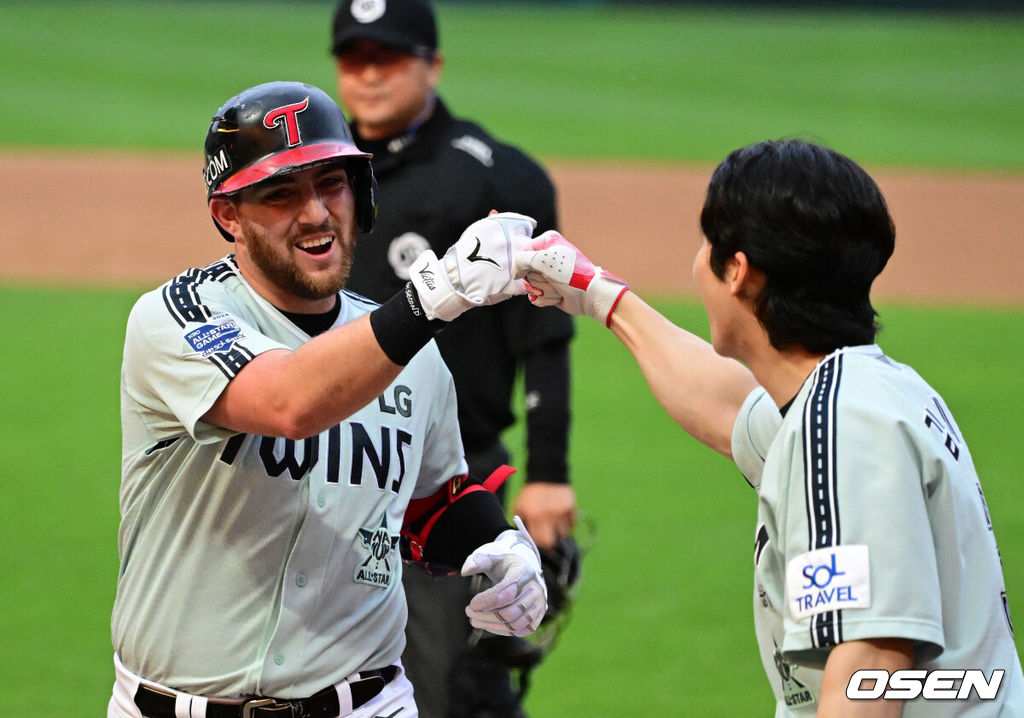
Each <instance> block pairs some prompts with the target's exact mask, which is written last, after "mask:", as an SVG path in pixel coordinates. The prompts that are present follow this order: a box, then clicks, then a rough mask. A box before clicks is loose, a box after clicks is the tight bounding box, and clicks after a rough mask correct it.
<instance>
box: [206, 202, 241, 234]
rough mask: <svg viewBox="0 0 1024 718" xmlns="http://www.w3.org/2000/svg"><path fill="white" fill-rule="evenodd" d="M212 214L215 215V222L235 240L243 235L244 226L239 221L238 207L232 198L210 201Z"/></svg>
mask: <svg viewBox="0 0 1024 718" xmlns="http://www.w3.org/2000/svg"><path fill="white" fill-rule="evenodd" d="M210 214H211V215H213V221H214V222H216V223H217V224H218V225H219V226H220V228H221V229H223V230H224V231H225V232H227V233H228V234H230V235H231V236H232V237H234V238H235V239H238V237H240V236H241V235H242V225H241V223H240V222H239V221H238V207H237V205H236V204H235V202H234V201H233V200H232V199H231V198H230V197H212V198H211V199H210Z"/></svg>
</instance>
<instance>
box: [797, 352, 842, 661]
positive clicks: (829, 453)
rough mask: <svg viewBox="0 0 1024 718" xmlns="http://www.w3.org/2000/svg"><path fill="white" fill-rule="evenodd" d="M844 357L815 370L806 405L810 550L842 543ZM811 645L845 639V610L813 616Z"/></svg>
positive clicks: (840, 356) (804, 436)
mask: <svg viewBox="0 0 1024 718" xmlns="http://www.w3.org/2000/svg"><path fill="white" fill-rule="evenodd" d="M842 366H843V357H842V354H836V355H834V356H832V357H828V358H826V359H825V360H824V361H822V363H821V364H820V365H818V368H817V369H816V370H815V373H814V378H813V379H812V384H811V391H810V393H809V395H808V397H807V402H806V404H805V405H804V417H803V420H804V421H803V450H804V493H805V498H806V508H807V526H808V534H809V535H808V541H807V544H808V550H811V551H813V550H815V549H820V548H828V547H830V546H838V545H839V540H840V536H839V497H838V495H837V486H836V484H837V482H836V402H837V395H838V393H839V381H840V378H841V375H842ZM810 630H811V645H813V646H815V647H819V648H821V647H825V646H834V645H836V644H837V643H840V642H842V640H843V633H842V612H841V611H839V610H836V611H828V612H826V613H820V614H818V615H816V616H812V617H811V627H810Z"/></svg>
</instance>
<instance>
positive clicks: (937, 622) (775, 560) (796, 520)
mask: <svg viewBox="0 0 1024 718" xmlns="http://www.w3.org/2000/svg"><path fill="white" fill-rule="evenodd" d="M765 397H766V395H765V394H764V391H763V390H762V389H758V390H756V391H755V392H753V393H752V394H751V396H750V397H748V399H747V402H746V403H745V404H744V407H743V409H742V410H741V412H740V416H739V417H738V419H737V422H736V425H735V427H734V432H733V453H734V456H735V457H736V461H737V464H738V465H739V466H741V467H742V468H743V470H744V473H745V475H746V476H747V479H748V481H750V482H751V483H752V484H753V485H754V486H756V487H758V495H759V508H758V526H757V531H756V541H755V586H754V614H755V628H756V632H757V637H758V644H759V647H760V651H761V658H762V662H763V664H764V668H765V671H766V673H767V675H768V678H769V681H770V682H771V684H772V688H773V691H774V693H775V696H776V705H777V708H776V716H779V717H780V718H781V717H785V716H812V715H814V714H815V711H816V709H817V698H818V695H819V694H820V689H821V678H822V668H823V667H824V663H825V661H826V659H827V658H828V653H829V651H830V650H831V648H832V647H834V646H835V645H837V644H838V643H841V642H843V641H852V640H858V639H867V638H883V637H896V638H905V639H908V640H910V641H911V642H912V644H913V646H914V649H915V668H921V669H925V670H931V669H938V668H949V669H969V668H981V669H983V670H984V671H985V673H986V675H989V674H990V673H991V671H992V670H993V669H1004V670H1005V671H1006V674H1005V677H1004V678H1003V681H1002V685H1001V687H1000V690H999V695H998V696H997V700H996V701H992V702H982V701H978V700H977V696H972V698H973V702H968V703H963V702H941V701H923V700H921V699H918V700H915V701H910V702H908V703H907V704H906V705H905V706H904V712H903V715H904V716H905V718H916V717H919V716H921V717H923V716H929V717H931V716H953V715H956V716H964V715H966V716H1019V715H1024V676H1022V674H1021V667H1020V661H1019V658H1018V656H1017V652H1016V648H1015V646H1014V641H1013V635H1012V629H1011V626H1010V624H1009V618H1008V613H1007V611H1006V603H1005V587H1004V582H1003V577H1002V568H1001V563H1000V558H999V554H998V550H997V547H996V543H995V537H994V534H993V531H992V526H991V522H990V521H989V519H988V513H987V510H986V507H985V504H984V497H983V494H982V493H981V486H980V483H979V481H978V477H977V474H976V472H975V469H974V465H973V461H972V459H971V456H970V452H969V450H968V448H967V445H966V443H965V442H964V440H963V436H962V434H961V433H960V430H959V428H958V427H957V426H956V423H955V421H954V420H953V418H952V415H951V414H950V412H949V410H948V409H947V408H946V406H945V404H944V402H943V401H942V399H941V397H939V395H938V394H937V393H936V392H935V391H934V390H933V389H932V388H931V387H930V386H928V385H927V384H926V383H925V382H924V381H923V380H922V379H921V378H920V377H919V376H918V375H917V374H916V373H915V372H914V371H913V370H912V369H910V368H909V367H907V366H905V365H901V364H898V363H896V362H894V361H892V360H891V359H889V358H888V357H886V356H885V355H884V354H882V352H881V350H880V349H879V348H878V347H877V346H864V347H852V348H846V349H843V350H840V351H838V352H835V353H833V354H831V355H829V356H828V357H826V358H825V359H823V360H822V361H821V362H820V363H819V364H818V366H817V368H816V369H815V371H814V372H813V373H812V374H811V376H810V377H808V379H807V381H806V382H805V383H804V386H803V387H802V388H801V390H800V392H799V393H798V394H797V396H796V398H795V399H794V401H793V403H792V405H791V408H790V410H789V412H788V413H787V414H786V416H785V418H784V419H783V418H781V417H780V416H779V414H778V412H777V411H773V410H772V409H773V408H774V407H773V405H772V406H769V405H768V402H765V401H764V399H765ZM773 434H774V436H773ZM768 437H772V438H770V439H768ZM766 444H767V445H766ZM760 457H764V458H763V459H762V458H760Z"/></svg>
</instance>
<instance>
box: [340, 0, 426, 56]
mask: <svg viewBox="0 0 1024 718" xmlns="http://www.w3.org/2000/svg"><path fill="white" fill-rule="evenodd" d="M353 40H372V41H374V42H378V43H380V44H381V45H385V46H387V47H392V48H394V49H396V50H401V51H402V52H408V53H410V54H412V55H418V56H420V57H430V56H431V55H433V54H434V52H435V51H436V50H437V21H436V20H435V19H434V9H433V8H432V7H431V5H430V1H429V0H341V2H340V3H339V4H338V8H337V10H335V11H334V25H333V33H332V38H331V54H333V55H334V56H335V57H337V56H338V55H340V54H341V53H342V52H344V50H345V46H346V45H347V44H348V43H349V42H351V41H353Z"/></svg>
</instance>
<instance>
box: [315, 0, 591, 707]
mask: <svg viewBox="0 0 1024 718" xmlns="http://www.w3.org/2000/svg"><path fill="white" fill-rule="evenodd" d="M332 29H333V35H332V44H331V52H332V54H333V56H334V57H335V59H336V62H337V70H338V90H339V96H340V98H341V100H342V104H343V105H345V107H346V109H347V111H348V114H349V117H350V118H351V124H352V129H353V131H354V134H355V141H356V144H357V145H358V146H359V147H361V148H363V149H364V151H367V152H371V153H373V168H374V172H375V173H376V176H377V181H378V182H379V188H380V208H381V211H380V216H379V217H378V219H377V222H376V226H375V229H374V231H373V234H371V235H366V236H360V237H359V241H358V244H357V246H356V250H355V259H354V265H353V271H352V274H351V276H350V279H349V282H348V288H349V289H351V290H353V291H355V292H358V293H360V294H363V295H365V296H367V297H370V298H371V299H375V300H377V301H382V300H384V299H387V298H388V297H390V296H392V295H393V294H394V293H395V291H397V290H398V289H399V288H401V287H402V286H404V284H405V282H406V281H407V280H408V278H409V266H410V265H411V263H412V262H413V260H415V259H416V257H418V256H419V254H420V253H421V252H423V251H424V250H427V249H432V250H434V252H435V253H437V254H438V256H440V255H441V254H442V253H443V252H444V251H445V250H446V249H447V248H448V247H449V246H450V245H451V244H452V243H453V242H455V240H456V239H458V237H459V235H460V233H461V232H462V231H463V230H464V229H465V227H466V226H468V225H469V224H470V223H471V222H472V221H474V220H475V219H478V218H479V217H482V216H485V215H486V214H487V212H488V211H489V210H491V209H497V210H499V211H515V212H519V213H521V214H526V215H529V216H531V217H533V218H534V219H536V220H537V230H536V233H535V235H536V234H539V233H540V232H542V231H544V230H547V229H553V228H556V226H557V216H556V202H555V189H554V186H553V185H552V182H551V180H550V178H549V177H548V175H547V173H546V172H545V171H544V169H543V168H541V166H540V165H538V164H537V163H536V162H535V161H534V160H532V159H531V158H529V157H528V156H527V155H526V154H524V153H523V152H522V151H520V150H519V149H517V148H515V147H512V146H510V145H507V144H504V143H502V142H499V141H497V140H495V139H494V138H493V137H491V135H489V134H488V133H487V132H486V131H485V130H484V129H483V128H482V127H480V126H479V125H477V124H476V123H473V122H470V121H468V120H464V119H459V118H456V117H453V116H452V114H451V113H450V112H449V110H448V108H447V107H446V106H445V104H444V102H443V101H442V100H441V98H440V97H439V96H438V95H437V92H436V87H437V83H438V80H439V79H440V74H441V69H442V66H443V62H444V60H443V57H442V55H441V53H440V51H439V50H438V35H437V25H436V21H435V17H434V12H433V9H432V8H431V6H430V4H429V2H428V1H427V0H342V2H341V3H340V5H339V6H338V7H337V10H336V12H335V15H334V22H333V28H332ZM573 333H574V328H573V323H572V319H571V317H569V316H568V315H566V314H564V313H563V312H560V311H558V310H557V309H543V310H537V309H535V308H531V307H530V306H529V303H528V301H527V300H526V298H525V297H516V298H514V299H512V300H510V301H507V302H504V303H502V304H499V305H496V306H493V307H487V308H482V309H478V310H477V311H474V312H469V313H467V314H465V315H463V317H460V318H459V319H458V320H457V321H455V322H453V323H452V324H451V325H450V326H449V327H448V328H447V329H445V331H444V332H442V333H441V334H439V335H438V337H437V344H438V346H439V347H440V349H441V354H442V355H443V356H444V359H445V361H446V362H447V364H448V367H449V368H450V370H451V372H452V375H453V377H454V379H455V386H456V391H457V394H458V404H459V405H458V413H459V423H460V425H461V427H462V440H463V444H464V447H465V451H466V459H467V461H468V462H469V469H470V473H471V474H472V475H474V476H488V475H490V474H491V472H492V471H493V470H494V469H495V468H496V467H498V466H500V465H501V464H504V463H507V462H508V460H509V454H508V451H507V450H506V448H505V446H503V445H502V443H501V440H500V436H501V433H502V431H504V430H505V429H506V428H508V427H509V426H510V425H511V424H512V423H513V422H514V421H515V417H514V414H513V412H512V410H511V397H512V393H513V383H514V381H515V379H516V377H517V375H518V373H519V372H520V371H522V372H523V375H524V381H525V399H526V406H525V414H526V437H527V440H526V444H527V460H526V483H525V485H524V487H523V489H522V490H521V491H520V493H519V494H518V495H517V496H516V499H515V512H516V513H517V514H519V515H520V516H521V517H522V518H523V520H524V522H525V523H526V525H527V527H528V528H529V531H530V533H531V535H532V536H533V537H534V539H535V540H536V542H537V544H538V546H539V547H540V549H541V550H542V552H543V551H544V550H545V549H549V550H550V549H553V548H555V546H556V544H558V542H559V541H560V540H563V539H564V537H565V536H567V535H568V533H569V531H570V530H571V528H572V526H573V524H574V523H575V521H576V500H575V495H574V493H573V490H572V488H571V486H570V485H569V483H568V464H567V452H568V431H569V420H570V410H569V363H570V362H569V344H570V340H571V339H572V337H573ZM404 576H405V587H406V593H407V596H408V599H409V612H410V615H409V623H408V628H407V637H408V646H407V648H406V651H405V654H404V655H403V662H404V664H405V666H406V669H407V670H408V674H409V677H410V679H411V680H412V682H413V685H414V687H415V690H416V698H417V703H418V704H419V707H420V712H421V715H422V716H424V718H469V717H472V718H519V717H522V716H523V715H524V713H523V711H522V706H521V704H520V698H521V691H519V690H517V689H516V686H513V685H512V684H511V681H510V674H509V670H508V666H509V665H510V664H515V663H516V660H517V658H516V656H517V655H518V654H519V653H520V651H521V650H522V647H521V646H517V645H515V643H514V641H515V640H518V639H511V640H512V643H510V642H508V641H506V639H502V638H480V639H479V642H477V638H478V637H477V636H474V635H471V630H470V626H469V623H468V621H467V619H466V615H465V613H464V608H465V605H466V603H467V602H468V598H469V596H470V595H471V594H470V589H469V583H468V581H467V580H466V579H463V578H461V577H458V576H447V577H443V578H439V577H435V576H430V575H427V574H426V573H423V572H419V571H406V572H405V574H404ZM495 641H498V642H501V641H505V643H503V644H502V643H496V642H495Z"/></svg>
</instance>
